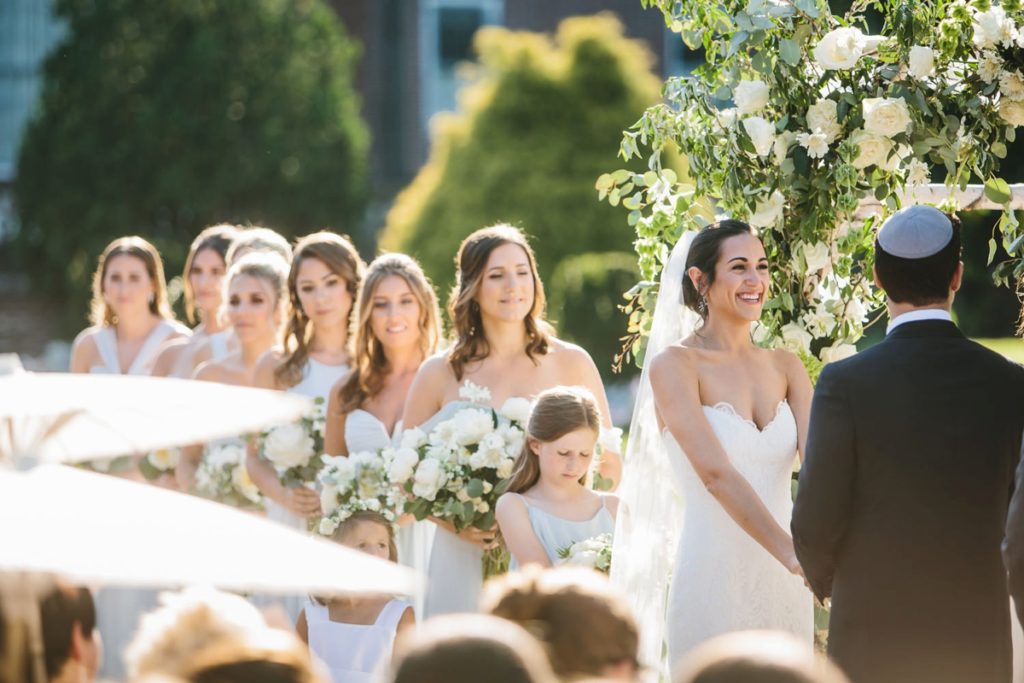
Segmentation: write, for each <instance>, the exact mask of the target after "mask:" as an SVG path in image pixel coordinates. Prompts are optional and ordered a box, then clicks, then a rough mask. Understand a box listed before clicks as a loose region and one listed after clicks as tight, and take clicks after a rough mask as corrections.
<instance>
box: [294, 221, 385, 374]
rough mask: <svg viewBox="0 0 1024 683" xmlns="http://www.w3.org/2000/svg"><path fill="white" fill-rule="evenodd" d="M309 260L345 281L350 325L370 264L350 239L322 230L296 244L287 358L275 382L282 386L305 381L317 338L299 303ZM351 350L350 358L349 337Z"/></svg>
mask: <svg viewBox="0 0 1024 683" xmlns="http://www.w3.org/2000/svg"><path fill="white" fill-rule="evenodd" d="M309 258H315V259H318V260H320V261H321V262H322V263H323V264H324V265H325V266H327V268H328V269H330V270H331V272H333V273H335V274H337V275H338V277H340V278H341V279H342V280H344V281H345V287H346V288H347V289H348V293H349V295H351V297H352V301H353V306H352V308H351V309H349V312H348V324H349V327H350V328H351V325H352V312H353V311H354V310H355V305H354V302H355V300H356V293H357V292H358V290H359V283H360V282H361V281H362V279H363V271H365V270H366V264H364V263H363V259H361V258H360V257H359V252H357V251H356V248H355V247H354V246H352V242H350V241H349V240H348V238H347V237H342V236H341V235H337V234H335V233H333V232H327V231H321V232H314V233H313V234H312V235H306V236H305V237H303V238H301V239H300V240H299V241H298V242H297V243H296V244H295V252H294V254H293V256H292V265H291V270H290V271H289V273H288V298H289V300H290V305H289V311H290V313H289V315H288V324H287V326H286V328H285V336H284V353H285V358H284V362H282V363H281V364H280V365H279V366H278V367H277V369H276V370H274V380H275V381H276V382H277V384H278V385H279V386H282V387H293V386H295V385H296V384H298V383H299V382H301V381H302V372H303V370H304V368H305V367H306V361H307V360H309V341H310V339H312V337H313V332H314V330H313V324H312V322H311V321H310V319H309V316H308V315H306V312H305V311H303V310H302V303H301V302H300V301H299V288H298V284H297V283H298V279H299V268H300V267H301V266H302V262H303V261H304V260H306V259H309ZM348 346H349V348H348V349H347V350H348V352H349V355H351V353H352V348H351V347H352V339H351V335H350V336H349V340H348Z"/></svg>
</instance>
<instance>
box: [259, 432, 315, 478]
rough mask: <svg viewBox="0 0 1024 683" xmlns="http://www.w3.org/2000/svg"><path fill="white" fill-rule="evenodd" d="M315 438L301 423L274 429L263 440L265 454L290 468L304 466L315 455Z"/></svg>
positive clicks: (276, 462) (280, 464)
mask: <svg viewBox="0 0 1024 683" xmlns="http://www.w3.org/2000/svg"><path fill="white" fill-rule="evenodd" d="M313 446H314V443H313V439H312V437H310V435H309V434H307V433H306V429H305V428H304V427H303V426H302V425H301V424H288V425H282V426H280V427H277V428H275V429H272V430H271V431H270V433H269V434H267V438H266V439H265V440H264V441H263V454H264V455H265V456H266V457H267V459H268V460H270V462H272V463H274V465H276V466H278V467H280V468H283V469H288V468H289V467H304V466H306V465H308V464H309V461H310V458H312V457H313Z"/></svg>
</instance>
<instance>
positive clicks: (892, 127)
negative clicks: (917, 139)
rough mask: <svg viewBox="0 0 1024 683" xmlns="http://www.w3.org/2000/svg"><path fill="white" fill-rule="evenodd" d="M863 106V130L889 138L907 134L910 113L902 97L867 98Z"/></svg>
mask: <svg viewBox="0 0 1024 683" xmlns="http://www.w3.org/2000/svg"><path fill="white" fill-rule="evenodd" d="M863 104H864V130H865V131H867V132H868V133H873V134H875V135H884V136H885V137H888V138H891V137H893V136H894V135H899V134H900V133H905V132H907V127H908V126H909V125H910V111H909V110H908V109H907V102H906V100H904V99H903V98H902V97H867V98H865V99H864V101H863Z"/></svg>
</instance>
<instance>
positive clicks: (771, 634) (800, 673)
mask: <svg viewBox="0 0 1024 683" xmlns="http://www.w3.org/2000/svg"><path fill="white" fill-rule="evenodd" d="M674 671H676V673H674V674H673V681H674V683H848V681H847V679H846V676H844V675H843V674H842V673H841V672H840V671H839V669H838V668H836V666H835V665H834V664H832V663H831V662H829V661H828V660H827V659H825V658H824V657H822V656H819V655H816V654H815V653H814V650H813V649H812V647H811V644H810V643H808V642H804V641H801V640H797V639H796V638H795V637H794V636H792V635H790V634H788V633H780V632H777V631H744V632H740V633H731V634H729V635H725V636H720V637H718V638H715V639H713V640H709V641H708V642H706V643H704V644H703V645H701V646H699V647H698V648H696V649H695V650H694V651H693V652H691V653H690V655H688V656H687V657H686V658H685V659H684V660H683V661H682V663H681V664H679V665H677V666H676V668H675V669H674Z"/></svg>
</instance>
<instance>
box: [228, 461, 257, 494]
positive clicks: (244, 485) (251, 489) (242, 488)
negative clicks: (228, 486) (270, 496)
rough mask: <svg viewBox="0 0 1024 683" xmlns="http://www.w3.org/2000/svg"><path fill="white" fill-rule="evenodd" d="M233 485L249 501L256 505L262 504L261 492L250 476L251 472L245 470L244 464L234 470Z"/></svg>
mask: <svg viewBox="0 0 1024 683" xmlns="http://www.w3.org/2000/svg"><path fill="white" fill-rule="evenodd" d="M231 483H232V484H234V486H235V490H236V491H238V492H239V493H241V494H242V495H243V496H245V497H246V498H247V499H249V500H251V501H252V502H254V503H258V502H260V490H259V488H257V486H256V484H255V483H254V482H253V480H252V478H251V477H250V476H249V470H247V469H245V464H244V463H243V464H239V465H238V466H237V467H235V469H234V470H232V472H231Z"/></svg>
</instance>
